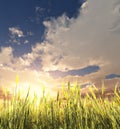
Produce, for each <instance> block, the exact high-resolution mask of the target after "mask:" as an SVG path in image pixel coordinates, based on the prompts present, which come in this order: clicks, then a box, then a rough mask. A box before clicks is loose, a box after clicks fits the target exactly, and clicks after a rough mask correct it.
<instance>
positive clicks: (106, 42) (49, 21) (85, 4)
mask: <svg viewBox="0 0 120 129" xmlns="http://www.w3.org/2000/svg"><path fill="white" fill-rule="evenodd" d="M119 35H120V2H119V0H106V1H104V0H19V1H16V0H11V1H6V0H1V3H0V71H1V72H0V86H2V85H11V87H12V86H13V85H15V84H14V78H15V76H16V74H18V75H19V76H20V78H21V84H20V85H21V87H25V85H26V84H30V85H34V89H35V86H36V87H40V85H46V86H47V87H49V89H51V87H56V86H57V85H59V86H60V84H61V83H62V82H67V81H71V82H72V83H74V82H76V81H77V82H78V83H79V84H81V85H86V84H92V83H94V84H100V83H101V80H107V81H109V80H110V81H113V82H114V81H115V80H116V81H119V80H120V76H119V75H120V68H119V67H120V60H119V55H120V51H119V48H120V43H119V41H120V36H119Z"/></svg>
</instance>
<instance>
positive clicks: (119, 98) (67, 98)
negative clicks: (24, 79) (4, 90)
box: [0, 84, 120, 129]
mask: <svg viewBox="0 0 120 129" xmlns="http://www.w3.org/2000/svg"><path fill="white" fill-rule="evenodd" d="M94 89H95V88H94ZM95 90H96V91H97V89H95ZM103 92H104V91H102V94H103ZM61 94H62V95H61ZM119 94H120V91H116V90H115V96H114V97H113V98H112V100H111V101H109V100H108V98H103V97H102V95H101V97H99V98H96V95H95V94H94V90H93V89H92V90H91V89H90V94H86V95H85V96H84V98H82V97H81V90H80V88H79V86H77V85H75V86H74V87H72V88H71V86H70V84H68V88H67V90H66V89H65V88H64V87H63V90H62V93H59V92H58V93H57V96H56V98H50V96H47V97H46V96H44V94H43V97H41V98H37V96H34V98H33V99H31V98H30V95H29V91H28V94H27V95H26V97H25V98H24V99H23V98H21V97H20V95H15V96H14V97H13V99H12V100H11V101H8V100H6V99H4V101H3V105H1V107H0V129H119V128H120V95H119ZM38 101H39V103H38Z"/></svg>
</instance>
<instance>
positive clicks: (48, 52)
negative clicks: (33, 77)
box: [30, 0, 120, 82]
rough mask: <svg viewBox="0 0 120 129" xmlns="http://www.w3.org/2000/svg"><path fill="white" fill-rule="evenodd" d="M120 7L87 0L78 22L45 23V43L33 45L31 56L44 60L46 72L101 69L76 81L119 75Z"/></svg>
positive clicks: (108, 1)
mask: <svg viewBox="0 0 120 129" xmlns="http://www.w3.org/2000/svg"><path fill="white" fill-rule="evenodd" d="M119 5H120V2H119V1H118V0H106V1H104V0H101V1H96V0H88V1H87V2H86V3H84V4H83V5H82V7H81V8H80V10H79V12H80V13H79V15H78V17H77V18H68V17H67V16H66V15H65V14H63V15H62V16H60V17H58V18H57V19H55V18H52V19H51V20H49V21H44V22H43V24H44V26H45V27H46V31H45V35H44V37H45V40H44V41H43V42H42V43H37V44H36V45H34V46H33V47H32V52H31V53H30V55H31V56H32V57H34V58H40V59H41V65H42V70H43V71H65V70H66V69H68V70H69V71H70V70H73V69H74V70H78V69H82V68H84V67H88V66H90V65H96V66H99V67H100V70H99V71H98V72H96V73H94V74H92V76H91V75H86V76H85V77H84V78H85V79H84V78H82V77H78V79H77V80H80V79H82V80H83V81H85V80H88V81H91V80H92V81H93V82H95V80H96V81H98V80H102V79H104V77H105V76H106V74H110V73H115V74H119V73H120V71H119V66H120V61H119V56H118V55H120V51H119V48H120V43H119V41H120V36H119V34H120V28H119V25H120V22H119V19H120V17H119ZM32 61H34V60H33V59H32ZM75 78H76V77H75ZM69 79H71V78H70V77H69ZM69 79H68V78H67V77H65V78H64V79H63V80H69Z"/></svg>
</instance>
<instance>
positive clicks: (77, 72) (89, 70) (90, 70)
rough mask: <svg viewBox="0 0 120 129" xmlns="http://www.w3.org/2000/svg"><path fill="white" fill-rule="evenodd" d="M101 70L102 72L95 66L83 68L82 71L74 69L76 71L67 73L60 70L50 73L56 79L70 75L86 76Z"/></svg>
mask: <svg viewBox="0 0 120 129" xmlns="http://www.w3.org/2000/svg"><path fill="white" fill-rule="evenodd" d="M99 70H100V67H99V66H96V65H93V66H88V67H85V68H82V69H74V70H69V71H65V72H62V71H59V70H56V71H49V74H50V75H51V76H52V77H54V78H59V77H65V76H68V75H71V76H85V75H87V74H91V73H94V72H97V71H99Z"/></svg>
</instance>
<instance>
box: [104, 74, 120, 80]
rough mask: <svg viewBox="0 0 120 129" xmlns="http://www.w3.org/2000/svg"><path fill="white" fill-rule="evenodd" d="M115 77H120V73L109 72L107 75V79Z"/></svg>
mask: <svg viewBox="0 0 120 129" xmlns="http://www.w3.org/2000/svg"><path fill="white" fill-rule="evenodd" d="M114 78H120V74H109V75H107V76H106V77H105V79H114Z"/></svg>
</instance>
